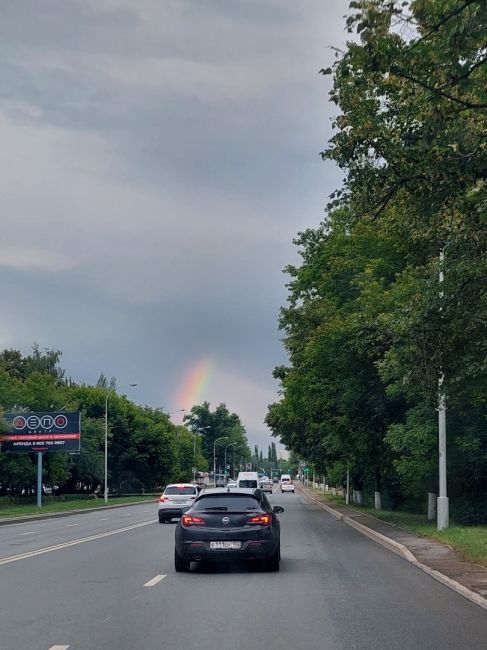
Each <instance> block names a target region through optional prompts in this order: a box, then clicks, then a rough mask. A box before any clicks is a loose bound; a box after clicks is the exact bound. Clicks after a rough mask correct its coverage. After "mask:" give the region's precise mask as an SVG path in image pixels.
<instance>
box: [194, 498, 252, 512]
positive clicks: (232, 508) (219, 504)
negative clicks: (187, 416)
mask: <svg viewBox="0 0 487 650" xmlns="http://www.w3.org/2000/svg"><path fill="white" fill-rule="evenodd" d="M212 508H218V509H220V508H221V509H223V508H225V509H226V510H228V511H229V512H246V511H247V510H259V509H260V504H259V502H258V501H257V499H255V498H254V497H252V496H250V495H249V496H247V495H246V494H235V495H234V496H229V495H227V494H223V495H219V494H216V495H211V494H208V495H207V496H202V497H200V498H199V499H198V500H197V501H196V503H195V505H194V510H199V511H204V510H210V509H212Z"/></svg>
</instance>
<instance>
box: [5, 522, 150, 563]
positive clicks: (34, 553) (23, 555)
mask: <svg viewBox="0 0 487 650" xmlns="http://www.w3.org/2000/svg"><path fill="white" fill-rule="evenodd" d="M154 523H156V522H155V521H154V520H153V519H151V520H150V521H143V522H142V523H140V524H132V526H125V528H117V529H116V530H109V531H107V532H106V533H98V535H90V536H89V537H82V538H81V539H73V540H72V541H70V542H64V543H63V544H56V545H55V546H47V547H46V548H40V549H38V550H37V551H30V552H29V553H21V554H20V555H11V556H10V557H4V558H2V559H0V566H1V565H2V564H10V562H17V561H18V560H26V559H28V558H30V557H35V556H37V555H44V553H51V552H52V551H59V550H60V549H62V548H68V547H69V546H77V545H78V544H84V543H85V542H91V541H93V540H95V539H102V538H103V537H110V536H111V535H118V534H119V533H125V532H126V531H128V530H134V529H135V528H140V527H141V526H148V525H149V524H154Z"/></svg>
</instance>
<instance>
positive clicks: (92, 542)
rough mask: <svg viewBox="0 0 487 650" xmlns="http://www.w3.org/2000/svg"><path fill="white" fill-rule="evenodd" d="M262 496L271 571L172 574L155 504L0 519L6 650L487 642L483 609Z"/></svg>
mask: <svg viewBox="0 0 487 650" xmlns="http://www.w3.org/2000/svg"><path fill="white" fill-rule="evenodd" d="M269 499H270V501H271V502H272V503H273V504H274V505H282V506H284V508H285V512H284V513H283V514H281V515H280V516H279V518H280V521H281V535H282V537H281V545H282V546H281V548H282V562H281V571H280V572H279V573H266V572H264V571H261V570H259V569H257V568H256V567H253V566H247V565H240V564H234V565H228V566H225V567H220V568H211V567H204V566H198V565H195V564H193V565H192V569H191V572H190V573H188V574H177V573H175V572H174V568H173V553H174V527H175V524H174V523H173V524H163V525H161V524H159V523H158V522H157V504H155V503H154V504H151V503H149V504H147V503H144V504H140V505H137V506H131V507H127V508H120V509H115V510H106V511H99V512H93V513H90V514H87V513H85V514H76V515H72V516H69V517H65V518H60V519H47V520H43V521H35V522H30V523H23V524H13V525H8V526H1V527H0V648H1V650H19V649H20V650H51V649H52V648H54V649H55V650H68V649H69V650H133V649H139V648H140V649H143V650H160V649H165V648H167V649H169V648H170V649H171V650H180V649H181V650H191V649H192V648H195V649H196V648H197V649H198V650H210V649H211V650H214V649H221V650H249V648H252V649H255V650H260V649H265V650H277V649H279V650H283V649H284V648H286V650H287V649H293V650H295V649H299V650H301V649H302V648H303V649H304V648H307V649H309V650H314V649H320V650H321V649H326V650H351V649H355V648H356V649H357V650H359V649H360V650H368V649H370V650H372V649H373V650H385V649H394V650H395V649H397V650H409V649H411V650H422V649H424V650H436V649H438V650H439V649H441V650H450V649H451V650H458V649H459V648H468V649H469V650H477V649H478V650H480V649H481V648H482V650H485V648H486V647H487V641H486V639H487V615H486V612H485V611H484V610H482V609H480V608H479V607H478V606H476V605H474V604H473V603H470V602H469V601H467V600H465V599H464V598H462V597H461V596H459V595H458V594H456V593H455V592H453V591H451V590H449V589H447V588H446V587H444V586H443V585H441V584H439V583H438V582H436V581H435V580H433V579H432V578H430V577H429V576H427V575H425V574H424V573H422V572H421V571H419V570H418V569H416V568H415V567H413V566H411V565H410V564H409V563H407V562H406V561H404V560H403V559H401V558H400V557H398V556H396V555H394V554H392V553H390V552H389V551H387V550H385V549H384V548H382V547H380V546H377V545H376V544H375V543H374V542H372V541H370V540H369V539H367V538H366V537H363V536H362V535H360V533H358V532H357V531H355V530H353V529H352V528H350V527H349V526H346V525H344V524H343V523H342V522H340V521H336V520H335V519H334V518H333V517H331V516H330V515H328V514H327V513H326V512H324V511H322V510H321V509H320V508H319V507H318V506H316V505H315V504H313V503H312V502H310V501H309V500H308V499H307V498H306V497H305V496H304V495H303V494H302V493H297V494H295V495H293V494H284V495H281V494H280V493H277V494H272V495H269Z"/></svg>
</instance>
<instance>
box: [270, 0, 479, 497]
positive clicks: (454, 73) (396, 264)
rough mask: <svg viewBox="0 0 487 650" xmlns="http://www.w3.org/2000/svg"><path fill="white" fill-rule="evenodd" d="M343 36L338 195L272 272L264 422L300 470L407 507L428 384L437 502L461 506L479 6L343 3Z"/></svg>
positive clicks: (428, 460)
mask: <svg viewBox="0 0 487 650" xmlns="http://www.w3.org/2000/svg"><path fill="white" fill-rule="evenodd" d="M346 24H347V28H348V30H349V32H350V33H353V32H355V33H356V35H357V37H356V38H355V40H353V41H351V42H349V43H348V44H347V48H346V50H345V51H344V52H341V53H340V52H338V51H337V60H336V62H335V64H334V66H333V68H329V69H326V70H325V69H324V70H322V71H321V72H322V73H323V74H333V89H332V91H331V98H332V100H333V101H334V102H335V103H336V104H337V105H338V108H339V114H338V116H337V117H336V119H335V121H334V128H335V133H334V135H333V137H332V139H331V141H330V143H329V146H328V148H327V149H326V150H325V151H324V152H323V153H322V157H323V158H324V159H325V160H331V161H333V162H334V163H336V164H338V165H339V167H340V168H341V169H342V170H343V173H344V181H343V186H342V187H341V188H340V189H337V190H336V191H335V192H334V193H333V194H332V195H331V197H330V203H329V205H328V208H327V216H326V219H325V221H324V222H323V223H322V224H321V225H320V226H319V227H318V228H316V229H313V230H308V231H306V232H304V233H300V234H299V236H298V238H297V239H296V242H295V243H296V244H297V246H298V247H299V252H300V255H301V257H302V263H301V264H300V265H299V266H289V267H288V268H287V269H286V270H287V273H288V274H289V276H290V282H289V284H288V288H289V296H288V304H287V306H286V307H284V308H283V309H282V310H281V315H280V327H281V329H282V330H283V332H284V344H285V347H286V350H287V352H288V355H289V364H288V366H286V367H278V368H276V369H275V371H274V376H275V377H276V378H277V379H278V380H279V381H280V384H281V399H280V401H279V402H277V403H275V404H272V405H270V407H269V411H268V414H267V418H266V421H267V423H268V425H269V426H270V427H271V429H272V430H273V433H274V435H276V436H279V437H280V438H281V440H282V442H283V443H284V444H285V445H286V446H287V447H288V448H289V449H291V450H293V451H294V452H295V453H297V454H299V455H300V457H301V459H303V460H304V461H306V462H312V463H313V464H314V466H315V467H316V469H318V471H322V472H326V473H327V475H329V473H330V472H331V473H332V474H333V473H335V474H337V476H336V478H337V480H339V473H340V472H341V473H343V471H344V468H345V467H349V468H350V470H351V476H352V483H353V486H354V487H355V488H357V489H362V488H363V487H366V488H368V489H370V490H372V489H382V490H385V491H386V492H387V493H388V494H389V496H390V497H391V500H392V502H394V503H396V504H397V503H400V502H401V500H404V499H406V498H409V499H410V498H413V499H416V500H417V501H418V503H419V501H420V500H421V501H422V500H423V497H424V493H425V491H426V490H435V488H436V475H437V452H436V445H437V442H436V430H437V425H436V413H435V408H436V406H437V399H438V398H437V391H438V379H439V377H440V374H442V375H443V376H444V384H443V387H444V390H445V392H446V395H447V404H448V454H447V460H448V464H449V467H448V471H449V477H450V484H451V485H452V486H453V489H452V490H451V494H452V498H453V497H455V498H457V499H459V500H460V499H464V498H467V499H470V501H471V500H472V499H475V495H477V494H479V492H480V491H481V489H482V485H485V481H486V480H487V473H486V472H487V439H486V436H485V424H486V416H487V410H486V401H487V400H486V397H487V337H486V327H485V325H486V323H487V291H486V286H487V283H486V279H487V254H486V253H487V182H486V178H485V170H486V169H487V137H486V136H487V117H486V116H487V110H486V109H487V55H486V51H485V35H486V33H487V5H486V3H485V2H482V1H481V0H465V1H464V2H459V0H415V1H410V2H408V1H406V2H397V1H391V0H361V1H360V2H351V3H350V15H349V17H348V18H347V22H346ZM441 254H442V255H443V256H444V261H442V262H440V261H439V260H440V255H441ZM440 271H442V272H443V276H444V278H443V282H442V283H441V286H440V284H439V272H440ZM340 468H341V469H340ZM341 480H343V477H342V479H341Z"/></svg>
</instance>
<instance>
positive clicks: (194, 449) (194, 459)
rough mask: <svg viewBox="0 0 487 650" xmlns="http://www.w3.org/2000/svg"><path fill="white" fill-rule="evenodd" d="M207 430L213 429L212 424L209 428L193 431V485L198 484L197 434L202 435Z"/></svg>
mask: <svg viewBox="0 0 487 650" xmlns="http://www.w3.org/2000/svg"><path fill="white" fill-rule="evenodd" d="M205 429H211V424H209V425H208V426H207V427H201V428H199V429H194V431H193V484H194V483H195V482H196V434H197V433H201V432H202V431H204V430H205Z"/></svg>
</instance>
